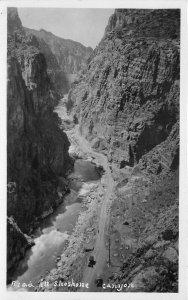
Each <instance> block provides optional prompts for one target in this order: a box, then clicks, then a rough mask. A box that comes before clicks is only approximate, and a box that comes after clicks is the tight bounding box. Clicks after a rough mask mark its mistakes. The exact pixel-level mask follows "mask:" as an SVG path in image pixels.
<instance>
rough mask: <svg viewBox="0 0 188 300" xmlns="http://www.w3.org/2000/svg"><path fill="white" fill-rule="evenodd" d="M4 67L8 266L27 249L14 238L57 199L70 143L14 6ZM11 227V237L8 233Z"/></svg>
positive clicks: (44, 73)
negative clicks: (10, 226) (54, 109)
mask: <svg viewBox="0 0 188 300" xmlns="http://www.w3.org/2000/svg"><path fill="white" fill-rule="evenodd" d="M14 28H15V30H14ZM9 29H10V31H9ZM7 66H8V84H7V129H8V139H7V164H8V165H7V172H8V173H7V177H8V178H7V181H8V183H12V186H13V187H14V188H13V189H12V190H10V189H9V190H8V194H7V213H8V217H10V216H13V218H14V222H13V223H15V224H16V226H17V225H18V226H17V227H15V226H13V225H12V226H13V227H14V230H10V232H9V234H8V248H7V250H8V267H10V268H13V267H15V266H16V262H17V261H18V259H19V258H20V257H21V256H22V255H23V253H24V251H25V250H24V249H26V247H27V239H26V238H22V239H21V242H20V238H19V237H21V236H22V233H28V232H29V231H30V229H31V228H32V224H33V222H34V220H35V219H36V218H37V217H40V216H41V215H42V214H43V212H45V211H48V210H49V209H51V208H53V207H55V206H56V205H57V204H58V203H60V202H61V201H62V199H61V198H60V197H59V195H58V191H57V189H58V184H59V176H65V173H66V171H67V169H68V168H69V166H70V158H69V155H68V148H69V145H70V144H69V141H68V138H67V136H66V134H65V133H63V132H62V131H61V130H60V128H59V124H60V123H59V122H60V121H59V119H58V117H57V114H55V113H53V108H54V105H55V104H56V103H57V95H58V94H57V92H56V91H55V90H54V86H53V84H52V83H51V81H50V78H49V76H48V74H47V65H46V60H45V57H44V55H43V54H42V53H41V52H40V51H39V49H38V43H37V40H36V38H33V37H31V36H30V37H27V36H25V33H24V31H23V29H22V27H21V22H20V20H19V17H18V14H17V10H16V9H14V8H9V9H8V61H7ZM10 185H11V184H10ZM64 188H65V187H62V190H63V189H64ZM18 228H19V230H20V231H19V230H17V229H18ZM17 231H19V233H18V234H17V235H16V236H17V241H15V235H13V234H12V233H15V232H17ZM24 241H25V242H24ZM24 243H25V246H24ZM20 244H21V249H22V250H21V251H22V252H23V253H22V254H21V255H19V247H20ZM14 254H15V255H14Z"/></svg>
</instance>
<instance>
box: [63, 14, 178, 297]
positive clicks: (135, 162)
mask: <svg viewBox="0 0 188 300" xmlns="http://www.w3.org/2000/svg"><path fill="white" fill-rule="evenodd" d="M179 39H180V11H179V10H175V9H174V10H170V9H169V10H165V9H163V10H158V9H157V10H140V9H137V10H133V9H117V10H115V13H114V14H113V15H112V16H111V18H110V19H109V23H108V25H107V27H106V30H105V34H104V37H103V39H102V41H101V42H100V44H99V45H98V46H97V48H96V49H95V50H94V52H93V54H92V55H91V57H90V59H89V62H88V67H87V69H86V72H85V73H83V74H82V75H81V76H80V78H79V80H78V82H77V83H75V84H74V86H73V87H72V89H71V90H70V93H69V97H68V100H69V102H68V105H69V108H70V109H71V110H72V113H73V114H75V119H76V118H77V119H78V121H79V124H80V131H81V134H83V135H84V136H85V137H86V138H87V139H88V140H89V141H90V142H91V144H92V146H93V148H94V149H96V150H97V151H100V152H102V153H104V154H105V155H106V156H107V157H108V161H109V164H110V165H111V170H112V176H113V178H114V181H115V184H116V187H115V189H114V190H115V195H114V197H113V203H112V206H111V215H110V229H109V231H110V233H109V234H111V235H110V236H111V241H112V242H111V248H112V249H111V251H112V252H113V250H114V249H115V250H114V251H116V252H115V254H114V256H116V257H119V261H118V263H121V266H122V267H121V268H120V271H119V273H118V274H117V273H116V274H112V275H111V276H110V277H109V278H108V279H109V280H110V282H111V283H112V284H113V285H114V283H115V284H117V285H118V284H120V285H121V284H125V285H126V284H128V283H132V284H133V287H132V288H126V289H124V290H122V291H124V292H178V243H179V242H178V241H179V240H178V230H179V225H178V216H179V215H178V213H179V212H178V193H179V192H178V189H179V175H178V171H179V96H180V40H179ZM112 236H116V237H118V239H116V240H115V241H116V242H117V243H121V248H120V249H124V250H123V252H122V253H123V254H122V253H121V254H122V255H121V254H120V253H118V252H120V251H118V246H117V244H116V243H114V244H113V238H112ZM118 245H120V244H118ZM113 247H114V249H113ZM123 247H125V248H123ZM112 255H113V254H112ZM112 255H111V258H112V261H113V259H115V258H114V257H113V256H112ZM118 263H117V265H118ZM112 264H113V262H112ZM112 273H113V270H112ZM113 291H115V289H114V290H113Z"/></svg>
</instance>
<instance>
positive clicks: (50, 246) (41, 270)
mask: <svg viewBox="0 0 188 300" xmlns="http://www.w3.org/2000/svg"><path fill="white" fill-rule="evenodd" d="M55 111H56V112H57V113H58V115H59V117H60V118H61V119H62V120H64V119H67V115H66V107H65V105H64V100H62V101H60V103H59V105H58V106H57V108H56V110H55ZM72 147H73V145H72ZM72 150H73V149H72V148H71V149H70V151H72ZM100 177H101V176H100V175H99V173H98V171H97V169H96V167H95V165H94V164H92V163H91V162H89V161H85V160H83V159H77V160H75V163H74V169H73V171H72V173H71V174H70V175H69V178H73V179H74V180H72V181H71V182H70V186H69V188H70V193H69V194H68V195H66V196H65V197H64V201H63V203H62V204H60V205H59V207H58V208H57V209H56V210H55V211H54V212H53V213H52V214H51V215H49V216H48V217H46V218H45V219H43V220H42V221H41V223H40V226H39V227H38V228H37V229H36V230H35V231H34V233H33V239H34V243H35V245H34V246H33V247H31V248H30V249H29V250H28V251H27V252H26V254H25V257H24V258H23V259H22V260H21V261H20V263H19V265H18V268H17V269H16V271H15V273H14V275H13V281H17V282H19V283H20V284H21V285H22V284H23V283H26V284H28V283H32V285H33V286H35V285H37V283H38V281H39V280H40V279H41V277H44V276H45V275H46V274H47V272H49V271H50V270H51V269H53V268H55V266H56V264H57V259H58V256H60V255H61V254H62V252H63V249H64V248H65V247H66V240H67V238H68V237H69V235H71V233H72V231H73V229H74V227H75V225H76V222H77V219H78V216H79V213H80V212H81V210H83V209H84V207H83V206H82V199H83V197H85V196H86V195H87V193H89V191H90V189H91V188H92V187H93V186H94V185H95V184H97V183H98V181H99V180H100ZM75 178H76V180H75ZM8 290H24V291H25V290H27V291H33V290H34V287H26V288H20V287H13V286H12V285H11V284H10V285H9V286H8Z"/></svg>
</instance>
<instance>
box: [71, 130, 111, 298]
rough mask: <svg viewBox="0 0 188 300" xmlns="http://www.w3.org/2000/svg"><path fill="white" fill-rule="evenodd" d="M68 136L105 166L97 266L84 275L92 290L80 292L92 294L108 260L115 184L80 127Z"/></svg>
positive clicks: (102, 158)
mask: <svg viewBox="0 0 188 300" xmlns="http://www.w3.org/2000/svg"><path fill="white" fill-rule="evenodd" d="M67 134H68V136H69V139H70V140H71V144H73V145H74V147H75V148H77V150H78V151H79V149H80V150H81V151H82V152H83V153H85V154H86V155H88V156H89V157H94V161H95V163H97V164H100V165H101V166H103V168H104V170H105V174H104V175H103V180H104V181H103V184H104V185H105V187H106V193H105V196H104V199H103V201H102V204H101V210H100V216H99V224H98V229H99V232H98V234H97V237H96V242H95V245H94V251H93V252H92V253H91V255H94V258H95V260H96V265H94V267H93V268H89V267H86V269H85V270H84V273H83V278H82V282H85V283H86V282H87V283H89V287H90V288H89V289H87V290H86V289H83V290H82V289H81V290H79V291H81V292H82V291H87V292H91V291H94V290H96V287H95V283H94V282H95V278H96V277H97V276H99V275H101V274H102V271H103V267H104V264H105V262H106V259H107V251H106V249H105V242H104V235H105V225H106V222H107V220H108V212H107V210H108V205H109V202H110V198H111V195H112V191H113V185H114V182H113V178H112V175H111V171H110V168H109V166H108V160H107V157H106V156H105V155H103V154H101V153H96V152H94V151H93V149H92V148H91V146H90V144H89V143H88V141H87V140H86V139H85V138H84V137H82V136H81V135H80V133H79V128H78V126H76V127H75V128H74V129H73V130H71V131H69V132H67Z"/></svg>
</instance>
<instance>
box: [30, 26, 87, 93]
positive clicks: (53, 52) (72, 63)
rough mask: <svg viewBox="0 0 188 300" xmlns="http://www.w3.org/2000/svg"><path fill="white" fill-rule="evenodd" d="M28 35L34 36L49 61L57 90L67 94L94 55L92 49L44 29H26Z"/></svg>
mask: <svg viewBox="0 0 188 300" xmlns="http://www.w3.org/2000/svg"><path fill="white" fill-rule="evenodd" d="M24 30H25V32H26V34H27V35H32V36H33V35H34V36H35V37H36V39H37V41H38V43H39V47H40V50H41V51H42V53H43V54H44V56H45V58H46V61H47V72H48V74H49V76H50V78H51V79H52V81H53V82H54V84H55V87H56V89H57V90H58V91H59V92H60V94H62V93H67V92H68V90H69V88H70V86H71V83H72V82H73V81H74V80H75V79H76V76H77V74H78V73H79V72H80V71H81V70H82V69H83V68H85V67H86V63H87V59H88V58H89V56H90V55H91V53H92V48H91V47H85V46H83V45H82V44H80V43H78V42H75V41H72V40H66V39H63V38H60V37H57V36H55V35H54V34H52V33H51V32H47V31H46V30H44V29H41V30H39V31H37V30H34V29H29V28H24Z"/></svg>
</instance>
